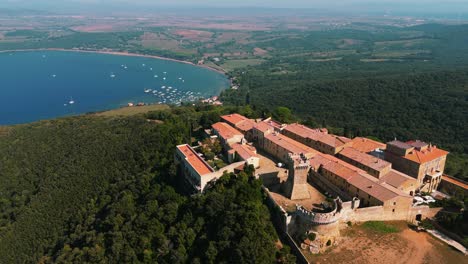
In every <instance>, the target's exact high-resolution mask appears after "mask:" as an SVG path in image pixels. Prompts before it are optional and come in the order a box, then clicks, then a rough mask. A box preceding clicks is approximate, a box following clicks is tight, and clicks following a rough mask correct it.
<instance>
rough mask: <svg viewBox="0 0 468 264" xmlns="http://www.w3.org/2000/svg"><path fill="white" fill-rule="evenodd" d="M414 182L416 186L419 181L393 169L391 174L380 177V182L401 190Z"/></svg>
mask: <svg viewBox="0 0 468 264" xmlns="http://www.w3.org/2000/svg"><path fill="white" fill-rule="evenodd" d="M408 181H412V182H414V185H415V186H416V184H417V181H416V179H415V178H413V177H410V176H408V175H406V174H404V173H401V172H399V171H396V170H394V169H391V170H390V172H388V173H387V174H385V175H383V176H382V177H380V182H386V183H388V184H390V185H391V186H393V187H395V188H399V187H400V186H401V185H403V184H404V183H405V182H408Z"/></svg>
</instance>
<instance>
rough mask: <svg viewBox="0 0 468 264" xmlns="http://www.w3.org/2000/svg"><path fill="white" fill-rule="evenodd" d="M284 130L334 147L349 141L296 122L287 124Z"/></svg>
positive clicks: (349, 140)
mask: <svg viewBox="0 0 468 264" xmlns="http://www.w3.org/2000/svg"><path fill="white" fill-rule="evenodd" d="M284 130H285V131H289V132H291V133H293V134H296V135H298V136H299V137H302V138H309V139H311V140H313V141H317V142H321V143H324V144H326V145H328V146H331V147H334V148H335V147H340V146H343V145H345V144H346V143H348V142H351V139H349V138H346V137H340V136H335V135H332V134H328V133H327V132H326V131H324V130H321V129H312V128H309V127H306V126H304V125H300V124H297V123H296V124H290V125H288V126H287V127H286V128H285V129H284Z"/></svg>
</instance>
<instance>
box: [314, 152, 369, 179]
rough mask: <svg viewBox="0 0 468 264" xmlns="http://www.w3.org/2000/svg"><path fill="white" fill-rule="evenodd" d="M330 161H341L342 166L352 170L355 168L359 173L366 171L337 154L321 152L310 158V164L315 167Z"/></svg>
mask: <svg viewBox="0 0 468 264" xmlns="http://www.w3.org/2000/svg"><path fill="white" fill-rule="evenodd" d="M330 162H335V163H339V164H341V165H342V166H345V167H347V168H348V169H351V170H353V171H355V172H358V173H361V174H362V173H366V171H364V170H361V169H360V168H358V167H356V166H353V165H352V164H349V163H347V162H345V161H343V160H340V159H338V158H337V157H335V156H332V155H328V154H323V153H319V154H317V155H315V156H314V157H312V158H310V159H309V163H310V165H311V166H312V167H315V168H318V166H321V165H322V166H323V165H325V164H328V163H330Z"/></svg>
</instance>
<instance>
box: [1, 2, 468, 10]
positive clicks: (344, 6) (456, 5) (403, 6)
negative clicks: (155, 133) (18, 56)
mask: <svg viewBox="0 0 468 264" xmlns="http://www.w3.org/2000/svg"><path fill="white" fill-rule="evenodd" d="M0 7H3V8H5V7H8V8H32V9H41V10H51V11H53V10H67V9H68V8H72V7H73V8H76V7H79V8H86V7H99V8H109V9H112V8H118V7H126V8H139V7H140V8H141V7H166V8H167V7H174V8H176V7H179V8H180V7H203V8H207V7H261V8H311V9H320V10H328V11H360V12H363V13H365V12H376V11H380V12H392V11H405V12H415V13H424V12H426V13H464V12H468V1H466V0H449V1H437V0H412V1H405V0H393V1H391V0H381V1H378V2H376V1H370V0H342V1H339V2H337V1H326V0H289V1H283V0H276V1H275V0H269V1H268V0H237V1H219V0H172V1H159V0H35V1H30V0H0ZM70 11H72V10H70Z"/></svg>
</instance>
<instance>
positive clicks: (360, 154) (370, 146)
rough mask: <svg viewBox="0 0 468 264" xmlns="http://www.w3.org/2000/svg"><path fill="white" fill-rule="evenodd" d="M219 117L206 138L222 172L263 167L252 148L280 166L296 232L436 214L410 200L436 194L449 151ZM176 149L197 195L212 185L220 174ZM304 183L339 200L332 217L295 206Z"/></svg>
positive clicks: (236, 116) (303, 192)
mask: <svg viewBox="0 0 468 264" xmlns="http://www.w3.org/2000/svg"><path fill="white" fill-rule="evenodd" d="M221 119H222V122H219V123H216V124H214V125H213V126H212V131H213V132H212V133H213V135H214V136H215V137H216V138H218V139H219V141H220V142H221V144H222V146H223V149H224V153H225V156H226V158H227V161H228V162H229V163H231V165H230V166H231V167H229V168H227V169H224V168H223V169H222V170H223V171H228V172H231V171H235V170H241V169H242V166H243V164H245V163H247V164H250V165H253V166H254V167H255V168H259V167H261V166H262V158H260V157H259V155H258V154H257V149H259V150H261V151H263V152H264V153H265V154H266V155H268V156H270V157H272V158H273V159H274V160H275V162H281V163H284V164H286V166H287V169H288V173H287V180H286V181H285V182H284V187H283V188H282V190H283V193H282V195H284V197H286V198H287V199H289V200H290V201H294V202H297V204H298V206H297V211H296V213H290V212H289V213H288V216H287V220H285V222H286V223H285V225H286V226H288V225H291V224H292V223H294V225H295V227H294V228H293V229H295V230H296V231H297V230H302V229H304V228H305V229H304V230H306V231H307V230H309V231H307V232H310V230H311V228H312V227H313V226H323V225H327V224H333V223H336V222H340V221H341V222H343V221H356V222H359V221H369V220H406V221H410V222H411V221H415V220H421V219H422V218H425V217H431V215H430V214H432V213H434V212H432V211H431V210H430V209H429V207H427V206H425V207H415V206H414V204H413V197H414V195H415V194H416V193H420V192H428V193H431V192H433V191H435V190H437V188H438V186H439V184H440V183H441V181H442V180H443V171H444V168H445V162H446V159H447V155H448V152H447V151H444V150H442V149H439V148H438V147H437V146H435V145H431V144H427V143H425V142H422V141H418V140H416V141H408V142H401V141H398V140H394V141H391V142H388V143H387V144H383V143H381V142H377V141H375V140H372V139H369V138H363V137H356V138H354V139H350V138H346V137H342V136H337V135H333V134H330V133H329V132H328V131H327V129H323V128H319V129H313V128H309V127H306V126H304V125H301V124H281V123H279V122H276V121H274V120H272V119H270V118H269V119H265V120H253V119H249V118H246V117H244V116H242V115H239V114H230V115H225V116H222V117H221ZM177 148H178V151H177V154H176V160H177V161H178V164H180V165H181V167H182V168H186V169H184V170H183V171H186V172H187V173H185V174H184V175H185V178H187V177H188V178H190V182H191V183H192V184H193V186H194V188H195V189H196V190H199V191H203V189H204V188H205V187H206V186H207V184H208V183H209V182H210V181H213V180H216V177H219V176H220V175H222V174H219V173H217V172H214V171H213V169H212V168H211V167H209V166H208V165H207V164H206V162H204V160H203V159H202V158H201V157H200V156H199V155H197V154H196V152H195V151H194V150H193V149H192V148H191V147H190V146H188V145H182V146H178V147H177ZM181 149H182V150H185V151H182V150H181ZM452 180H453V179H452ZM309 185H313V186H316V187H317V188H318V189H319V190H321V191H323V192H326V193H327V194H332V196H334V197H339V198H337V200H335V208H334V210H332V212H333V213H332V214H331V213H330V212H328V213H325V214H323V213H318V212H314V211H308V210H306V209H304V207H303V206H300V202H301V201H304V200H307V199H308V198H310V196H311V194H310V192H309V189H310V188H308V187H309ZM327 221H328V222H327ZM297 225H300V226H302V229H301V228H298V227H297ZM312 229H313V228H312ZM304 230H302V231H304ZM316 230H317V229H316ZM302 231H300V232H302Z"/></svg>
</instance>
